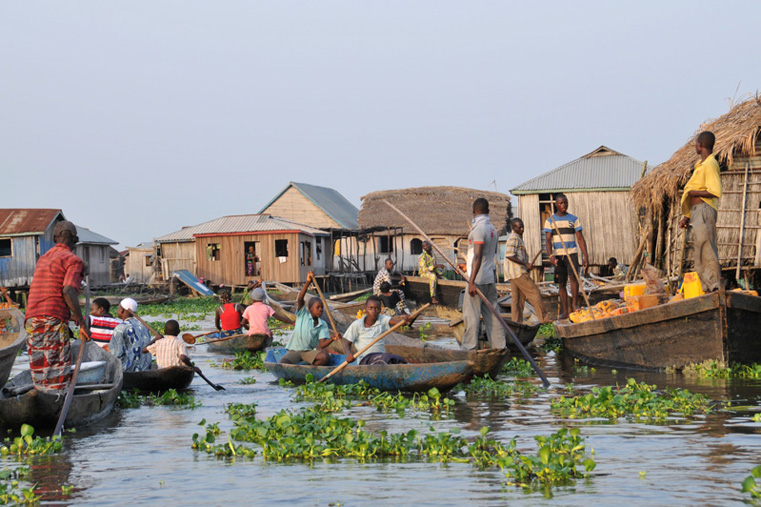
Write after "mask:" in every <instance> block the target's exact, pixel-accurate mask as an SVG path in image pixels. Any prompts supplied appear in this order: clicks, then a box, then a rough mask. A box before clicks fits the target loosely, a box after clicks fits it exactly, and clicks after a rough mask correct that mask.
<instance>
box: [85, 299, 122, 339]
mask: <svg viewBox="0 0 761 507" xmlns="http://www.w3.org/2000/svg"><path fill="white" fill-rule="evenodd" d="M89 321H90V338H91V339H92V341H94V342H95V343H97V344H98V345H100V347H101V348H103V349H106V351H108V350H109V348H108V344H109V343H111V337H112V336H113V335H114V329H116V326H118V325H119V324H121V323H122V321H121V319H116V318H114V317H113V316H112V315H111V303H109V302H108V299H106V298H96V299H95V300H93V302H92V303H90V318H89Z"/></svg>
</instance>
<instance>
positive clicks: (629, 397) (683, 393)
mask: <svg viewBox="0 0 761 507" xmlns="http://www.w3.org/2000/svg"><path fill="white" fill-rule="evenodd" d="M656 388H657V386H654V385H648V384H646V383H644V382H643V383H637V381H636V380H635V379H633V378H630V379H627V383H626V385H625V386H624V387H620V386H618V385H616V386H615V387H609V386H608V387H594V388H593V389H592V392H591V393H588V394H584V395H578V396H573V397H565V396H561V397H560V398H557V399H555V400H553V401H552V402H551V407H552V411H553V413H555V414H559V415H562V416H565V417H570V418H592V417H603V418H607V419H611V420H614V419H618V418H620V417H632V418H634V419H635V420H637V421H640V420H648V421H656V422H657V421H664V420H666V419H667V418H668V417H670V416H671V417H673V416H677V415H681V416H682V417H689V416H692V415H694V414H698V413H702V414H706V413H709V412H711V409H712V402H711V400H709V399H708V398H707V397H705V396H703V395H702V394H693V393H691V392H690V391H687V390H685V389H668V388H667V389H666V390H665V391H664V392H663V393H662V394H660V393H657V392H656V391H655V390H656Z"/></svg>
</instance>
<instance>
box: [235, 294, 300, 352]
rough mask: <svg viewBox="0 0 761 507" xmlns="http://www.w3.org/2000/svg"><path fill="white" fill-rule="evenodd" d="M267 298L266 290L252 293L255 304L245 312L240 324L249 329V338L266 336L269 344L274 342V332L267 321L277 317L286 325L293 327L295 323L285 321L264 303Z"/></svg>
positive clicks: (288, 320)
mask: <svg viewBox="0 0 761 507" xmlns="http://www.w3.org/2000/svg"><path fill="white" fill-rule="evenodd" d="M266 297H267V293H266V292H264V289H262V288H261V287H259V288H256V289H254V290H253V291H252V292H251V299H252V300H253V303H252V304H251V306H249V307H248V308H246V310H245V311H244V312H243V319H241V321H240V323H241V324H242V325H243V327H245V328H246V329H248V332H247V333H246V334H248V335H249V336H253V335H257V334H259V335H266V336H267V337H268V340H267V341H268V342H269V341H272V331H271V330H270V327H269V325H268V324H267V319H269V318H270V317H275V318H276V319H277V320H279V321H281V322H285V323H286V324H291V325H293V324H294V323H293V322H292V321H291V320H290V319H284V318H283V317H280V316H279V315H277V314H276V313H275V310H273V309H272V307H271V306H270V305H268V304H266V303H265V302H264V299H265V298H266Z"/></svg>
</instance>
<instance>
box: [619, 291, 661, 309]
mask: <svg viewBox="0 0 761 507" xmlns="http://www.w3.org/2000/svg"><path fill="white" fill-rule="evenodd" d="M659 303H660V298H659V297H658V295H656V294H646V295H641V296H629V297H628V298H627V299H626V308H628V309H629V311H630V312H636V311H638V310H644V309H645V308H652V307H653V306H658V304H659Z"/></svg>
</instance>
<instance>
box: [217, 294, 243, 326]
mask: <svg viewBox="0 0 761 507" xmlns="http://www.w3.org/2000/svg"><path fill="white" fill-rule="evenodd" d="M219 298H220V300H221V301H222V306H219V307H217V311H216V312H215V314H214V325H215V326H216V327H217V330H219V337H220V338H224V337H225V336H233V335H236V334H241V333H242V332H243V331H242V329H241V321H242V320H243V312H244V311H245V308H243V305H239V304H238V303H233V302H232V295H231V294H230V291H229V290H227V289H224V290H222V291H220V293H219Z"/></svg>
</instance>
